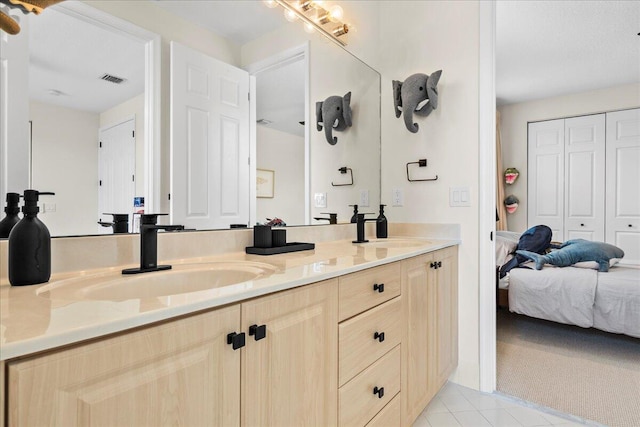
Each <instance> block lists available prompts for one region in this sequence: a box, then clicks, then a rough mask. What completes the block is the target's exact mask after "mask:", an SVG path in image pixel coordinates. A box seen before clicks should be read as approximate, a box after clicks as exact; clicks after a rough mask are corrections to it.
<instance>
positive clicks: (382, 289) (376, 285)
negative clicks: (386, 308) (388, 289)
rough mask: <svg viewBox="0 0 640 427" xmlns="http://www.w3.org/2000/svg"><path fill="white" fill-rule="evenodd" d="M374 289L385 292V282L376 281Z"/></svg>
mask: <svg viewBox="0 0 640 427" xmlns="http://www.w3.org/2000/svg"><path fill="white" fill-rule="evenodd" d="M373 290H374V291H378V292H379V293H382V292H384V283H380V284H377V283H375V284H374V285H373Z"/></svg>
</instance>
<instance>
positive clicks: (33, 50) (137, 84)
mask: <svg viewBox="0 0 640 427" xmlns="http://www.w3.org/2000/svg"><path fill="white" fill-rule="evenodd" d="M28 19H29V97H30V99H35V100H38V101H41V102H45V103H49V104H55V105H60V106H64V107H69V108H75V109H78V110H83V111H90V112H94V113H100V112H103V111H105V110H107V109H109V108H111V107H113V106H115V105H118V104H120V103H122V102H124V101H126V100H128V99H131V98H133V97H134V96H137V95H139V94H141V93H143V92H144V69H145V65H144V45H143V44H142V43H140V42H138V41H134V40H132V39H130V38H128V37H125V36H123V35H119V34H115V33H113V32H111V31H107V30H105V29H102V28H100V27H97V26H95V25H92V24H88V23H86V22H84V21H81V20H79V19H77V18H73V17H71V16H68V15H66V14H64V13H61V12H58V11H56V10H55V6H53V7H50V8H48V9H47V10H46V12H45V13H42V14H40V15H37V16H36V15H29V16H28ZM104 73H108V74H111V75H115V76H118V77H122V78H125V79H126V81H125V82H123V83H121V84H114V83H109V82H106V81H104V80H100V77H101V76H102V75H103V74H104ZM52 90H53V91H59V92H61V94H59V95H58V96H55V95H52V94H51V93H50V92H51V91H52Z"/></svg>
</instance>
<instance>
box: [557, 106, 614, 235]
mask: <svg viewBox="0 0 640 427" xmlns="http://www.w3.org/2000/svg"><path fill="white" fill-rule="evenodd" d="M564 140H565V145H564V148H565V150H564V177H565V187H564V191H565V198H564V203H565V209H564V211H565V217H564V240H571V239H586V240H597V241H601V242H602V241H604V187H605V172H604V170H605V169H604V166H605V157H604V155H605V115H604V114H596V115H591V116H582V117H574V118H570V119H566V120H565V121H564Z"/></svg>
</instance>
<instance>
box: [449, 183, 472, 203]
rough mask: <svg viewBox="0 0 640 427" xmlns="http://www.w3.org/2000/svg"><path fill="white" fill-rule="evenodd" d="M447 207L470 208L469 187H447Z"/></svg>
mask: <svg viewBox="0 0 640 427" xmlns="http://www.w3.org/2000/svg"><path fill="white" fill-rule="evenodd" d="M449 206H452V207H461V206H471V191H470V190H469V187H449Z"/></svg>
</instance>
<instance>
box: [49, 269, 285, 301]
mask: <svg viewBox="0 0 640 427" xmlns="http://www.w3.org/2000/svg"><path fill="white" fill-rule="evenodd" d="M275 271H276V268H275V267H273V266H272V265H269V264H265V263H260V262H251V261H225V262H210V263H202V264H181V265H174V266H173V268H172V269H171V270H165V271H158V272H152V273H142V274H136V275H126V276H123V275H122V274H119V273H116V272H110V273H104V274H96V275H92V276H83V277H75V278H73V279H66V280H60V281H58V282H52V283H50V284H48V285H45V286H43V287H42V288H40V289H39V290H38V292H37V293H38V295H40V296H43V297H46V298H50V299H75V300H82V299H86V300H109V301H124V300H129V299H143V298H153V297H164V296H170V295H177V294H186V293H191V292H199V291H206V290H209V289H215V288H221V287H224V286H230V285H234V284H238V283H243V282H247V281H251V280H255V279H258V278H261V277H266V276H269V275H271V274H273V273H274V272H275Z"/></svg>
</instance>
